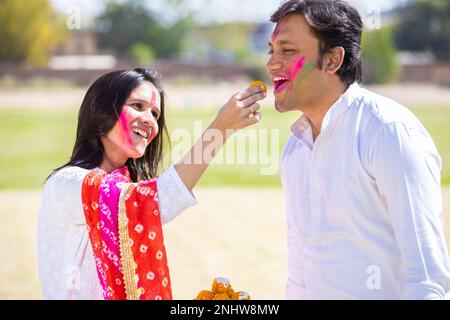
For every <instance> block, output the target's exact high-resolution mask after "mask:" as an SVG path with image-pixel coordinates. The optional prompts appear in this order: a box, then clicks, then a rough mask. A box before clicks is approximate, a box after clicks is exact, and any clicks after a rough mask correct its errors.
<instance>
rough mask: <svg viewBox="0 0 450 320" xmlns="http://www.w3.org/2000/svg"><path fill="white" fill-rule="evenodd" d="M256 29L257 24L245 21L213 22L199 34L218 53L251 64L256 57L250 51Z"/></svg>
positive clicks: (200, 30)
mask: <svg viewBox="0 0 450 320" xmlns="http://www.w3.org/2000/svg"><path fill="white" fill-rule="evenodd" d="M255 27H256V26H255V24H252V23H246V22H243V21H235V22H227V23H214V22H213V23H211V24H209V25H207V26H205V27H203V28H201V29H199V31H198V32H199V34H200V37H201V38H202V39H204V40H206V41H207V42H208V43H209V44H210V45H211V47H212V48H214V49H215V50H217V51H218V52H228V53H230V54H232V55H233V56H234V58H235V59H236V60H237V61H240V62H251V61H253V60H254V55H253V54H252V52H251V49H250V41H251V40H250V37H251V33H252V32H253V31H254V29H255Z"/></svg>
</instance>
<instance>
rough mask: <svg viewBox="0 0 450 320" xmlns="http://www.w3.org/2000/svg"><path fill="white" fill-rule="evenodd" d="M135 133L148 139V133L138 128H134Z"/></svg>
mask: <svg viewBox="0 0 450 320" xmlns="http://www.w3.org/2000/svg"><path fill="white" fill-rule="evenodd" d="M133 132H134V133H136V134H138V135H140V136H142V137H144V138H147V133H146V132H145V131H144V130H141V129H138V128H133Z"/></svg>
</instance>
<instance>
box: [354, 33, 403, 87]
mask: <svg viewBox="0 0 450 320" xmlns="http://www.w3.org/2000/svg"><path fill="white" fill-rule="evenodd" d="M362 55H363V63H364V65H365V66H366V68H365V69H366V70H365V71H366V72H365V73H364V80H365V81H367V82H370V83H388V82H390V81H392V80H394V79H395V77H396V76H397V75H398V72H399V68H400V67H399V62H398V60H397V52H396V50H395V46H394V42H393V39H392V28H391V27H384V28H382V29H379V30H364V32H363V36H362Z"/></svg>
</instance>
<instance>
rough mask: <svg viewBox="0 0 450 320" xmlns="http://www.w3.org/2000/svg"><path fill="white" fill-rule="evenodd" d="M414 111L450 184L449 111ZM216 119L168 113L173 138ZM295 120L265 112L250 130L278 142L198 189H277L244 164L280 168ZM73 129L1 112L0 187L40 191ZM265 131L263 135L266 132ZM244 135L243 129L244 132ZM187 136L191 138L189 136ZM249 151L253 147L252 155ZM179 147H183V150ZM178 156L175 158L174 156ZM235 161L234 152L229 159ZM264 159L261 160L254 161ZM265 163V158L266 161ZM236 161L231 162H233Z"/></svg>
mask: <svg viewBox="0 0 450 320" xmlns="http://www.w3.org/2000/svg"><path fill="white" fill-rule="evenodd" d="M412 111H413V112H414V113H415V114H416V115H417V116H418V117H419V118H420V120H421V121H422V122H423V123H424V125H425V126H426V128H427V129H428V130H429V132H430V133H431V135H432V136H433V138H434V141H435V143H436V146H437V148H438V150H439V152H440V154H441V157H442V160H443V163H444V166H443V171H442V182H443V184H450V108H445V107H427V108H413V109H412ZM214 116H215V111H214V110H208V111H198V110H196V111H192V110H173V109H172V110H171V111H170V112H169V114H168V127H169V130H170V131H171V135H172V136H173V133H176V132H177V131H174V130H179V129H180V128H183V129H186V130H187V132H189V133H192V132H193V131H194V122H195V121H200V122H201V123H202V124H203V125H202V127H203V129H205V128H206V126H207V125H208V124H209V123H210V121H212V119H213V118H214ZM297 117H298V113H287V114H280V113H277V112H276V111H274V110H264V111H263V121H262V122H261V123H259V124H258V125H256V126H254V127H253V128H255V129H257V130H256V131H255V132H256V134H261V133H264V132H266V133H267V134H268V137H269V140H267V139H260V140H258V142H261V141H270V137H271V135H270V134H271V132H270V129H280V130H278V131H277V132H278V133H279V137H278V138H277V136H274V137H275V138H277V139H276V141H279V142H278V146H277V145H276V143H275V144H272V145H271V144H268V149H267V150H265V149H264V148H260V146H259V145H258V146H255V145H250V144H249V141H248V140H247V141H245V148H244V149H245V151H246V152H244V153H241V156H243V157H244V159H243V160H245V161H246V163H247V164H220V163H214V164H213V165H211V166H210V168H209V169H208V171H207V172H206V174H205V176H204V177H203V178H202V180H201V181H200V185H201V186H212V185H240V186H252V187H254V186H258V187H264V186H280V181H279V175H278V170H275V171H274V172H272V174H271V175H261V169H263V168H267V167H268V164H266V165H260V164H248V160H249V157H250V155H253V156H257V155H258V152H261V151H264V152H263V154H271V153H272V152H274V156H275V157H274V158H272V159H271V161H274V163H273V164H274V165H275V166H276V169H278V160H279V155H280V153H281V151H282V148H283V145H284V142H285V141H286V139H287V137H288V136H289V134H290V130H289V127H290V125H291V123H292V122H293V121H295V119H296V118H297ZM75 128H76V110H58V111H43V110H0V147H1V153H0V189H21V188H41V187H42V184H43V182H44V180H45V178H46V177H47V175H48V174H49V173H50V172H51V170H52V169H53V168H56V167H58V166H60V165H61V164H63V163H64V162H66V161H67V160H68V158H69V156H70V153H71V151H72V147H73V144H74V136H75ZM264 130H267V131H264ZM246 132H247V134H248V130H247V131H243V132H242V133H241V135H242V134H246ZM188 136H189V135H188ZM237 137H238V136H235V137H233V138H232V139H231V140H230V141H229V142H228V143H227V145H226V146H225V147H224V149H223V150H222V151H221V153H219V154H218V156H217V157H218V159H216V162H217V160H219V159H221V158H222V157H223V158H224V159H225V156H226V155H227V152H228V154H229V155H230V154H231V152H230V150H231V149H234V150H236V149H237V141H236V139H237ZM194 140H195V139H194V135H193V134H192V135H191V136H190V139H186V138H185V139H184V140H183V141H184V148H180V144H179V142H180V140H178V141H173V142H172V151H173V154H174V155H173V158H172V161H177V160H178V159H179V155H180V154H183V152H184V151H186V150H187V149H188V148H189V147H190V146H191V145H192V143H193V142H194ZM252 148H255V149H254V150H253V151H252ZM181 149H184V151H183V150H181ZM177 153H178V154H177ZM233 159H234V160H236V159H237V158H236V154H234V157H233ZM258 159H259V160H262V159H261V158H258ZM265 160H268V159H265ZM234 163H235V162H234Z"/></svg>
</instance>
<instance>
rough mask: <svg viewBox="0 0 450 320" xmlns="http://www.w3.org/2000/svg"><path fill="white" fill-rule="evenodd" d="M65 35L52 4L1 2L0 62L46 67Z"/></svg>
mask: <svg viewBox="0 0 450 320" xmlns="http://www.w3.org/2000/svg"><path fill="white" fill-rule="evenodd" d="M65 35H66V29H65V26H64V22H63V20H61V19H59V18H58V17H57V16H56V14H55V12H54V10H53V7H52V6H51V4H50V2H49V1H47V0H33V1H28V0H1V1H0V39H1V42H2V44H1V45H0V61H2V62H26V63H28V64H30V65H38V66H45V65H46V64H47V62H48V59H49V57H50V55H51V54H52V52H53V50H54V49H55V47H56V46H57V45H58V44H59V43H60V42H62V41H63V40H64V37H65Z"/></svg>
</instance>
